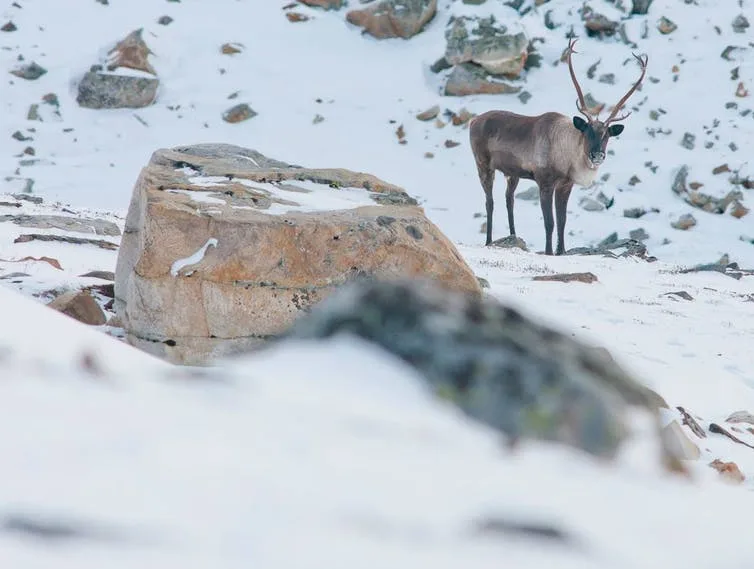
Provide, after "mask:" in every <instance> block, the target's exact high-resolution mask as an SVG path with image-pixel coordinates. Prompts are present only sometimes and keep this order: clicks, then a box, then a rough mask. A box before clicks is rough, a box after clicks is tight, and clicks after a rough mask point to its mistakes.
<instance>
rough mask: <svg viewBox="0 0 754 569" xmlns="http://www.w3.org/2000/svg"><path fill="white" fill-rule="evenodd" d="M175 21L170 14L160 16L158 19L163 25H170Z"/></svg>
mask: <svg viewBox="0 0 754 569" xmlns="http://www.w3.org/2000/svg"><path fill="white" fill-rule="evenodd" d="M172 22H173V18H171V17H170V16H160V17H159V18H158V20H157V23H158V24H160V25H161V26H167V25H170V24H171V23H172Z"/></svg>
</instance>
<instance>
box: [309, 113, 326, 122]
mask: <svg viewBox="0 0 754 569" xmlns="http://www.w3.org/2000/svg"><path fill="white" fill-rule="evenodd" d="M324 120H325V117H323V116H322V115H320V114H319V113H317V114H316V115H314V118H313V119H312V124H319V123H321V122H324Z"/></svg>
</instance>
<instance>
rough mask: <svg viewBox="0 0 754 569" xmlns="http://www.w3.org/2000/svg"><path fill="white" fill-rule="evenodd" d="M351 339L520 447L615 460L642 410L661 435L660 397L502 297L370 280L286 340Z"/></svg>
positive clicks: (322, 307) (348, 289)
mask: <svg viewBox="0 0 754 569" xmlns="http://www.w3.org/2000/svg"><path fill="white" fill-rule="evenodd" d="M344 333H346V334H353V335H355V336H358V337H359V338H361V339H364V340H367V341H369V342H372V343H374V344H377V345H378V346H380V347H382V348H383V349H385V350H386V351H387V352H389V353H391V354H393V355H395V356H397V357H398V358H400V359H402V360H403V361H405V362H407V363H408V364H409V365H411V366H413V367H414V368H416V369H417V370H418V371H419V372H420V373H421V375H422V377H423V378H424V379H425V380H426V381H427V383H428V384H429V385H430V387H431V388H432V390H433V391H434V392H435V393H436V394H438V395H439V396H440V397H443V398H446V399H449V400H450V401H452V402H453V403H455V404H456V405H458V407H460V408H461V409H462V410H463V411H464V412H465V413H467V414H468V415H469V416H471V417H473V418H474V419H476V420H478V421H481V422H483V423H485V424H487V425H489V426H491V427H493V428H496V429H499V430H500V431H502V432H503V433H505V434H506V435H507V436H509V437H510V439H511V441H517V440H521V439H542V440H552V441H558V442H560V443H564V444H567V445H571V446H573V447H576V448H579V449H581V450H584V451H586V452H588V453H591V454H594V455H596V456H600V457H605V458H610V457H613V456H614V455H615V454H616V452H617V451H618V449H619V447H620V446H621V443H622V442H623V440H624V439H625V436H626V434H627V425H626V423H625V412H626V410H627V409H628V408H629V407H633V406H636V407H639V408H641V409H643V410H644V411H648V412H649V413H650V414H651V415H653V416H654V418H655V419H656V420H657V423H656V429H657V430H656V433H655V436H656V437H657V439H658V441H659V440H660V439H661V436H660V423H659V415H658V408H657V404H656V399H655V398H654V397H651V396H650V395H649V393H648V390H647V388H646V387H644V386H643V385H641V384H640V383H639V382H638V381H637V380H636V379H635V378H634V377H632V376H631V375H630V374H628V373H627V372H626V371H625V370H624V369H623V368H621V367H620V366H619V365H618V364H617V363H616V362H615V361H614V360H613V358H612V357H611V356H610V354H609V352H607V350H605V349H604V348H597V347H593V346H588V345H586V344H582V343H580V342H578V341H576V340H574V339H573V338H572V337H571V336H570V335H569V334H566V333H563V332H561V331H559V330H556V329H553V328H551V327H549V326H545V325H544V324H541V323H539V322H537V321H535V320H532V319H530V318H529V317H528V316H527V315H525V314H524V313H521V312H519V311H518V310H517V309H514V308H513V307H510V306H505V305H504V304H502V303H501V302H500V301H498V300H497V299H495V298H493V297H490V296H484V297H482V296H479V295H470V294H464V293H462V292H457V291H451V290H448V289H447V288H444V287H442V286H439V285H438V284H437V283H433V282H431V281H427V280H424V279H396V280H389V281H387V280H379V279H363V280H359V281H357V282H354V283H350V284H349V285H347V286H344V287H342V288H341V290H339V291H338V292H336V293H334V294H333V295H331V296H330V297H329V298H327V299H326V300H324V301H323V302H321V303H320V304H318V305H317V306H314V307H313V308H312V310H311V311H310V313H308V314H305V315H302V316H301V317H300V318H299V319H298V320H297V321H296V322H295V323H294V325H293V327H292V328H291V329H289V330H288V332H286V333H285V334H284V335H283V341H284V340H285V339H293V340H316V339H326V338H329V337H333V336H336V335H340V334H344ZM662 442H663V443H664V441H662ZM666 450H667V449H666ZM667 452H668V453H669V454H667V455H665V458H667V459H668V460H669V461H670V462H672V460H671V457H673V456H675V455H672V454H670V451H669V450H667Z"/></svg>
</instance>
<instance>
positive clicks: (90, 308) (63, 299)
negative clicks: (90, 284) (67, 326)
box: [47, 290, 107, 326]
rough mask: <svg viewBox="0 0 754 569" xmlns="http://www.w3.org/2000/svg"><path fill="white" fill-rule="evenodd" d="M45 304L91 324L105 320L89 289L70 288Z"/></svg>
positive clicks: (98, 324)
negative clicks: (70, 289)
mask: <svg viewBox="0 0 754 569" xmlns="http://www.w3.org/2000/svg"><path fill="white" fill-rule="evenodd" d="M47 306H49V307H50V308H54V309H55V310H58V311H60V312H62V313H63V314H66V315H67V316H70V317H71V318H75V319H76V320H78V321H79V322H83V323H84V324H89V325H91V326H101V325H102V324H104V323H105V322H107V318H105V313H104V312H103V311H102V308H100V305H99V304H97V301H96V300H94V297H92V295H91V294H90V293H89V291H85V290H84V291H81V290H72V291H69V292H65V293H63V294H61V295H60V296H58V297H56V298H55V299H54V300H53V301H52V302H50V303H49V304H48V305H47Z"/></svg>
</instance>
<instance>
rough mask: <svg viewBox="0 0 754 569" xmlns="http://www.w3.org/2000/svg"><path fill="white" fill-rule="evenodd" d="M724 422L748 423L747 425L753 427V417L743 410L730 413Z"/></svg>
mask: <svg viewBox="0 0 754 569" xmlns="http://www.w3.org/2000/svg"><path fill="white" fill-rule="evenodd" d="M725 422H726V423H748V424H749V425H754V415H753V414H751V413H749V412H748V411H745V410H744V411H735V412H734V413H731V414H730V416H728V418H727V419H725Z"/></svg>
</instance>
